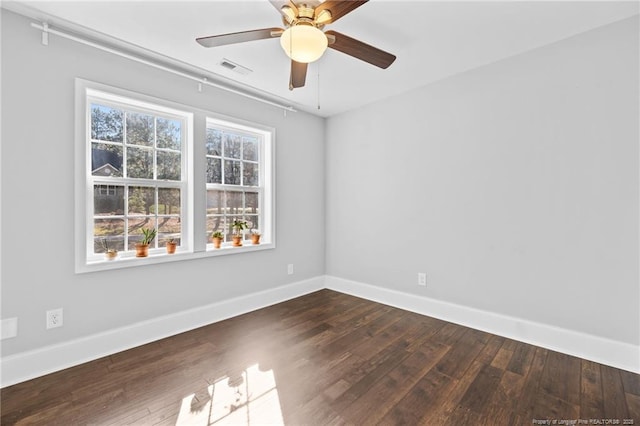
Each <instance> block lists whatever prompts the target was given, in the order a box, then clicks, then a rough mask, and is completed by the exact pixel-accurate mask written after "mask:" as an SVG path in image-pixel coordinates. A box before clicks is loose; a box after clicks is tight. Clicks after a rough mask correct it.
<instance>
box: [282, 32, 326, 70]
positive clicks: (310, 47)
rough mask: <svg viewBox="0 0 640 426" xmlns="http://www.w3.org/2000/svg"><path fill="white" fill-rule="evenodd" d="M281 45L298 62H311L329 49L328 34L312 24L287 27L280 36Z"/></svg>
mask: <svg viewBox="0 0 640 426" xmlns="http://www.w3.org/2000/svg"><path fill="white" fill-rule="evenodd" d="M280 46H282V49H283V50H284V52H285V53H286V54H287V56H288V57H290V58H291V59H293V60H294V61H296V62H301V63H309V62H313V61H317V60H318V59H320V57H321V56H322V54H323V53H324V51H325V50H327V46H328V41H327V36H326V35H325V34H324V33H323V32H322V31H321V30H319V29H318V28H316V27H314V26H311V25H296V26H293V27H290V28H287V29H286V30H285V31H284V32H283V33H282V35H281V36H280Z"/></svg>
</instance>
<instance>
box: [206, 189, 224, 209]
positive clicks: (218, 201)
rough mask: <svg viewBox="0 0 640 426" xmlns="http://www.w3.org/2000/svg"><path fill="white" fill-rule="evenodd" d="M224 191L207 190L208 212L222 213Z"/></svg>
mask: <svg viewBox="0 0 640 426" xmlns="http://www.w3.org/2000/svg"><path fill="white" fill-rule="evenodd" d="M223 207H224V191H217V190H214V191H207V214H222V213H223V210H222V209H223Z"/></svg>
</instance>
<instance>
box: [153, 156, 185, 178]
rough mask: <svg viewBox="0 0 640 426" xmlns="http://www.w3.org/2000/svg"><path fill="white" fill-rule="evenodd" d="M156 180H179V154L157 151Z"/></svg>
mask: <svg viewBox="0 0 640 426" xmlns="http://www.w3.org/2000/svg"><path fill="white" fill-rule="evenodd" d="M157 161H158V176H157V178H158V179H166V180H180V170H181V165H180V154H178V153H175V152H162V151H158V154H157Z"/></svg>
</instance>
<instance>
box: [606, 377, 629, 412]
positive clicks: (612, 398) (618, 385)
mask: <svg viewBox="0 0 640 426" xmlns="http://www.w3.org/2000/svg"><path fill="white" fill-rule="evenodd" d="M600 372H601V374H602V394H603V397H604V415H605V417H606V418H611V419H626V418H629V410H628V409H627V401H626V398H625V393H624V387H623V384H622V377H621V375H620V370H618V369H616V368H613V367H609V366H606V365H602V366H600Z"/></svg>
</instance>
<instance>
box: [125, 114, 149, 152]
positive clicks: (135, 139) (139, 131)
mask: <svg viewBox="0 0 640 426" xmlns="http://www.w3.org/2000/svg"><path fill="white" fill-rule="evenodd" d="M127 143H128V144H135V145H144V146H153V116H151V115H146V114H138V113H136V112H128V113H127Z"/></svg>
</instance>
